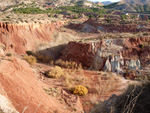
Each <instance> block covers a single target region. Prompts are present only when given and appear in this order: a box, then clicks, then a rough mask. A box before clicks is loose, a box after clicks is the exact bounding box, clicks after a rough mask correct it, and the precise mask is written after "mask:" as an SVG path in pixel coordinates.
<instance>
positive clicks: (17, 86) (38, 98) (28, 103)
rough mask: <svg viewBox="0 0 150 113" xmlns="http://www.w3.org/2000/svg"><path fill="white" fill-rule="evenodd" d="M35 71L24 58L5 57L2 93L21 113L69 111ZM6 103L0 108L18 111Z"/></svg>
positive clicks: (0, 66)
mask: <svg viewBox="0 0 150 113" xmlns="http://www.w3.org/2000/svg"><path fill="white" fill-rule="evenodd" d="M8 66H9V69H8ZM34 72H35V70H34ZM34 72H33V69H32V68H31V67H30V65H29V64H28V63H27V62H26V61H24V60H21V59H18V58H14V57H12V58H3V60H1V62H0V94H1V95H3V96H5V97H7V98H8V99H9V100H10V101H11V102H12V105H13V106H14V107H15V109H16V110H17V111H18V112H19V113H54V112H58V113H67V112H68V113H69V111H67V110H66V109H64V107H65V105H63V104H61V103H60V102H59V101H58V100H57V99H56V98H54V97H52V96H50V95H48V94H47V93H46V92H45V91H44V88H46V89H47V88H48V86H47V85H46V84H44V83H43V82H42V81H40V80H38V78H37V75H36V74H35V73H34ZM4 92H5V93H4ZM1 95H0V97H1ZM1 103H3V102H2V101H0V105H2V104H1ZM6 105H7V103H4V105H3V106H0V108H2V110H3V111H8V110H9V113H16V112H13V111H15V110H14V108H13V107H7V106H6ZM6 107H7V109H6ZM7 113H8V112H7Z"/></svg>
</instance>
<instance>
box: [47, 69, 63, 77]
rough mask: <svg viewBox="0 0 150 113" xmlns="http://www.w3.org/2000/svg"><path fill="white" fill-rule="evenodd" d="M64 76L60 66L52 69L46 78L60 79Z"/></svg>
mask: <svg viewBox="0 0 150 113" xmlns="http://www.w3.org/2000/svg"><path fill="white" fill-rule="evenodd" d="M63 75H64V70H63V69H62V68H61V67H59V66H55V67H54V68H53V69H50V70H49V71H48V72H46V76H47V77H50V78H60V77H61V76H63Z"/></svg>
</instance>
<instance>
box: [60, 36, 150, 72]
mask: <svg viewBox="0 0 150 113" xmlns="http://www.w3.org/2000/svg"><path fill="white" fill-rule="evenodd" d="M146 43H148V44H149V43H150V37H141V38H126V39H105V40H101V41H90V42H87V43H81V42H70V43H69V44H68V47H67V48H66V49H65V50H64V51H63V53H62V56H61V58H62V59H63V60H74V61H76V62H78V63H82V65H83V66H85V67H88V68H91V69H95V70H102V71H112V72H123V70H124V69H135V70H136V69H137V70H138V69H141V68H142V67H144V66H146V65H147V64H149V63H150V47H149V45H147V46H145V45H146ZM146 63H147V64H146Z"/></svg>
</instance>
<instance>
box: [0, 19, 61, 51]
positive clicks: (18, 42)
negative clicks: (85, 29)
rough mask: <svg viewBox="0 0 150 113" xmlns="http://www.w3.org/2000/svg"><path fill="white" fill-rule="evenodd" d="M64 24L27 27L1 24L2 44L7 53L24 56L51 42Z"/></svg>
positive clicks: (27, 25)
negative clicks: (56, 29)
mask: <svg viewBox="0 0 150 113" xmlns="http://www.w3.org/2000/svg"><path fill="white" fill-rule="evenodd" d="M63 23H64V22H62V21H58V22H52V23H48V24H47V23H45V24H26V25H23V24H22V25H18V24H6V23H0V43H3V44H4V45H5V46H6V50H7V51H9V52H16V53H18V54H22V53H25V51H26V50H32V49H34V48H35V47H36V46H37V44H39V43H40V42H44V41H51V40H52V39H51V35H52V32H54V31H55V28H56V27H60V26H62V25H63Z"/></svg>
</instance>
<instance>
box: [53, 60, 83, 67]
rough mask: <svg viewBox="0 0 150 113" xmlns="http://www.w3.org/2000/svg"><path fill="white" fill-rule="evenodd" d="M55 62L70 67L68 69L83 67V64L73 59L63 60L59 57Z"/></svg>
mask: <svg viewBox="0 0 150 113" xmlns="http://www.w3.org/2000/svg"><path fill="white" fill-rule="evenodd" d="M55 64H56V65H58V66H60V67H63V68H68V69H82V65H81V64H77V63H76V62H73V61H63V60H61V59H59V60H57V61H56V62H55Z"/></svg>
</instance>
